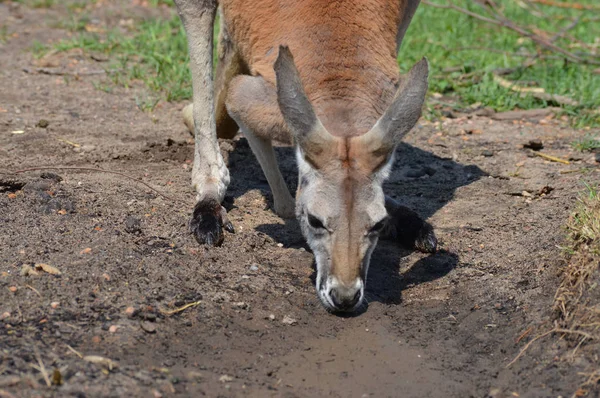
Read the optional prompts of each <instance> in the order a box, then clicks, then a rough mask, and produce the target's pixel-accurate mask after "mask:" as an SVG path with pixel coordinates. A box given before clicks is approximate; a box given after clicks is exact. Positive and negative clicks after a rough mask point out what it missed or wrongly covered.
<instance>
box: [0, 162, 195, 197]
mask: <svg viewBox="0 0 600 398" xmlns="http://www.w3.org/2000/svg"><path fill="white" fill-rule="evenodd" d="M41 170H64V171H68V170H73V171H92V172H96V173H107V174H114V175H118V176H121V177H124V178H127V179H129V180H133V181H135V182H137V183H139V184H142V185H143V186H145V187H146V188H148V189H150V190H152V191H154V192H155V193H156V194H158V195H160V196H162V197H163V198H165V199H168V200H170V201H173V202H179V203H186V202H184V201H182V200H178V199H175V198H172V197H170V196H167V195H165V194H164V193H162V192H160V191H159V190H158V189H156V188H154V187H152V186H151V185H149V184H147V183H145V182H144V181H140V180H138V179H137V178H134V177H132V176H130V175H127V174H125V173H120V172H118V171H110V170H104V169H94V168H92V167H60V166H56V167H53V166H48V167H30V168H27V169H22V170H17V171H13V172H12V173H10V172H9V173H0V174H21V173H27V172H30V171H41ZM186 204H187V203H186Z"/></svg>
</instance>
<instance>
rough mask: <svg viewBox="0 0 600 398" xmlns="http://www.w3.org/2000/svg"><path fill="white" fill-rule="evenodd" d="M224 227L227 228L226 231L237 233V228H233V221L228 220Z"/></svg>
mask: <svg viewBox="0 0 600 398" xmlns="http://www.w3.org/2000/svg"><path fill="white" fill-rule="evenodd" d="M223 228H225V231H227V232H231V233H232V234H234V233H235V228H233V224H232V223H231V221H227V222H226V223H225V225H224V226H223Z"/></svg>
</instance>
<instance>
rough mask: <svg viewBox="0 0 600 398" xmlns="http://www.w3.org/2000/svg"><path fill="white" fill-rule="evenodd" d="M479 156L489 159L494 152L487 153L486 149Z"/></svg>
mask: <svg viewBox="0 0 600 398" xmlns="http://www.w3.org/2000/svg"><path fill="white" fill-rule="evenodd" d="M481 156H485V157H486V158H489V157H491V156H494V152H492V151H488V150H487V149H486V150H484V151H481Z"/></svg>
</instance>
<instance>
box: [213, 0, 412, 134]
mask: <svg viewBox="0 0 600 398" xmlns="http://www.w3.org/2000/svg"><path fill="white" fill-rule="evenodd" d="M405 3H407V0H396V1H389V0H387V1H386V0H371V1H360V0H355V1H349V0H345V1H344V0H305V1H293V0H258V1H244V0H222V1H221V7H222V9H223V18H224V20H225V22H226V24H227V26H228V29H229V33H230V34H231V38H232V40H233V43H234V44H235V49H236V51H237V53H238V54H239V56H240V61H241V62H242V63H243V64H245V65H247V66H248V70H249V73H250V74H251V75H253V76H261V77H262V78H263V79H264V80H265V81H266V82H267V83H269V84H270V85H271V86H272V87H273V88H274V87H275V74H274V72H273V63H274V62H275V59H276V57H277V51H278V46H279V45H280V44H287V45H288V46H289V47H290V50H291V51H292V53H293V54H294V58H295V62H296V66H297V67H298V70H299V72H300V77H301V79H302V82H303V84H304V87H305V90H306V94H307V96H308V99H309V100H310V101H311V103H312V104H313V106H314V108H315V112H316V113H317V116H318V117H319V119H320V120H321V121H322V123H323V125H324V126H325V128H326V129H327V131H329V132H330V133H331V134H332V135H334V136H355V135H361V134H363V133H365V132H367V131H368V130H369V129H370V128H371V127H372V126H373V124H374V123H375V122H376V121H377V120H378V119H379V117H380V116H381V115H382V114H383V112H384V110H385V109H386V107H387V106H388V104H389V103H390V102H391V100H392V98H393V95H394V93H395V90H396V87H397V83H398V66H397V62H396V45H397V44H396V39H397V34H398V26H399V23H400V21H401V20H402V18H403V15H401V10H404V9H405ZM227 101H228V102H229V101H231V102H235V98H228V100H227ZM246 107H248V108H249V107H252V104H249V105H246ZM267 107H269V108H270V109H268V110H267V109H266V108H267ZM274 107H277V103H276V102H275V103H272V102H265V101H263V103H262V104H259V105H258V106H257V109H256V111H258V112H267V113H268V114H270V115H275V114H276V113H277V112H276V111H275V109H274ZM248 111H250V109H248ZM282 123H283V121H282V120H277V121H276V122H275V123H274V125H276V126H279V125H281V124H282Z"/></svg>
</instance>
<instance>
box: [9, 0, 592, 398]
mask: <svg viewBox="0 0 600 398" xmlns="http://www.w3.org/2000/svg"><path fill="white" fill-rule="evenodd" d="M136 12H137V9H136V7H135V6H130V7H129V8H123V9H119V13H120V14H119V13H117V15H123V16H127V15H128V13H136ZM113 15H114V14H113ZM61 17H63V15H62V14H61V11H60V9H58V10H53V9H51V10H47V9H31V8H28V7H26V6H22V5H17V4H15V3H10V2H9V3H6V2H2V3H0V25H4V26H7V30H8V38H7V40H6V41H5V42H3V43H2V42H0V64H1V65H2V68H1V69H0V88H1V89H0V172H1V173H2V174H0V397H11V396H19V397H34V396H53V397H68V396H76V397H99V396H114V397H121V396H144V397H148V396H150V397H160V396H164V397H169V396H192V397H197V396H261V397H262V396H286V397H296V396H298V397H305V396H306V397H308V396H311V397H312V396H335V397H368V396H373V397H386V396H389V397H398V396H402V397H486V396H493V397H513V396H521V397H557V396H571V394H573V392H574V391H575V390H576V389H577V387H578V385H579V383H580V382H581V376H580V375H578V374H577V372H578V369H583V368H584V367H585V366H586V364H584V363H579V362H577V361H568V360H567V359H563V357H558V356H557V352H559V350H561V349H562V348H563V347H562V346H561V344H563V342H561V341H557V340H552V339H540V340H539V341H538V342H536V343H534V344H532V345H531V348H530V349H529V350H528V351H527V353H526V354H525V355H524V356H523V357H522V358H520V359H519V360H518V361H516V362H515V363H514V364H513V365H512V366H510V367H509V368H507V367H506V366H507V364H508V363H509V362H510V361H511V360H512V359H513V358H514V357H515V356H516V355H517V354H518V353H519V351H520V350H521V349H522V348H523V347H524V345H525V344H526V343H527V342H528V341H530V340H531V339H532V338H534V337H535V336H536V335H538V334H539V333H541V332H543V331H544V330H545V329H543V327H544V326H543V325H549V322H550V321H551V319H552V318H551V317H552V313H551V304H552V299H553V296H554V292H555V290H556V287H557V285H558V277H557V275H558V270H559V268H560V267H561V265H562V264H563V262H562V257H561V249H560V247H559V246H560V245H561V243H562V242H563V237H564V230H563V229H562V225H563V224H564V223H565V220H566V219H567V217H568V215H569V212H570V209H572V207H573V206H574V203H575V198H576V196H577V192H578V191H579V190H580V189H582V188H583V185H582V181H583V180H586V181H590V180H594V179H596V180H597V179H598V172H597V171H596V169H595V167H596V163H595V162H594V159H593V155H588V154H581V153H577V152H573V151H572V149H571V147H570V145H569V143H570V142H571V141H573V139H574V138H575V137H579V136H581V135H583V134H584V133H586V132H583V131H576V130H573V129H571V128H569V127H568V123H567V122H566V121H563V120H560V119H558V120H557V119H554V118H551V117H545V118H543V119H540V118H538V119H535V120H528V121H510V120H508V121H494V120H491V119H488V118H486V117H477V116H471V115H468V116H467V115H464V116H462V117H459V118H457V119H448V120H440V121H436V122H433V123H431V122H427V121H425V120H423V121H422V122H421V123H420V124H419V125H418V127H417V128H415V130H414V131H413V132H412V133H411V134H410V135H409V136H408V137H407V139H406V143H404V144H402V145H401V146H400V148H399V149H398V154H397V161H396V165H395V167H394V172H393V174H392V176H391V178H390V180H389V181H388V182H387V183H386V188H387V192H388V193H389V194H390V195H392V196H393V197H395V198H396V199H398V200H399V201H401V202H402V203H404V204H406V205H408V206H410V207H411V208H413V209H415V210H416V211H417V212H419V214H421V215H422V216H423V217H426V218H428V219H429V221H430V222H431V223H432V224H433V225H434V226H435V229H436V231H437V234H438V237H439V239H440V241H441V250H440V252H439V253H437V254H435V255H424V254H421V253H414V252H408V251H406V250H403V249H401V248H399V247H397V246H396V245H394V244H393V243H391V242H382V243H380V245H379V246H378V248H377V250H376V252H375V254H374V256H373V259H372V263H371V264H372V265H371V269H370V270H369V276H368V279H369V282H368V294H367V296H368V299H369V304H368V307H367V308H366V310H365V311H364V312H362V313H360V314H357V315H356V316H349V317H339V316H335V315H331V314H328V313H327V312H326V311H325V310H324V309H323V308H322V306H321V305H320V304H319V301H318V299H317V297H316V294H315V290H314V286H313V283H312V281H311V276H312V273H313V268H312V267H313V257H312V255H311V253H310V252H309V251H308V250H307V247H306V246H305V244H304V242H303V239H302V236H301V235H300V231H299V229H298V226H297V225H296V223H295V222H290V221H284V220H282V219H280V218H279V217H277V216H276V215H275V214H274V213H273V212H272V210H271V208H270V207H271V204H272V201H271V195H270V192H269V188H268V185H267V182H266V179H265V178H264V176H263V175H262V172H261V171H260V168H259V166H258V164H257V162H256V161H255V159H254V157H253V155H252V153H251V151H250V149H249V147H248V145H247V143H246V141H245V140H244V139H243V138H237V139H236V140H234V141H227V142H222V150H223V151H224V152H226V153H227V154H228V157H229V164H230V170H231V174H232V184H231V186H230V189H229V194H228V197H227V200H226V206H227V207H228V208H229V209H230V211H229V214H230V219H231V221H232V222H233V223H234V224H235V227H236V230H237V232H236V233H235V234H229V233H228V234H227V236H226V239H225V242H224V244H223V246H222V247H219V248H211V249H206V248H203V247H200V246H198V244H197V243H196V242H195V240H194V239H193V237H192V236H191V235H190V234H189V233H188V229H187V223H188V219H189V216H190V213H191V210H192V208H193V204H194V194H193V192H192V189H191V187H190V183H189V181H190V169H191V164H190V162H191V160H192V150H193V145H192V143H191V140H190V137H189V134H188V133H187V131H186V129H185V126H184V125H183V123H182V121H181V119H180V116H179V110H180V109H181V108H182V107H183V106H184V105H185V104H183V103H163V102H161V103H160V104H159V106H158V107H157V108H156V109H155V111H154V112H153V113H152V114H149V113H144V112H142V111H140V110H139V109H138V108H137V107H136V102H135V97H136V94H137V93H139V92H143V90H144V89H143V87H141V86H140V87H135V86H134V87H133V88H131V89H124V88H115V89H114V90H113V91H112V92H111V93H105V92H103V91H100V90H97V89H95V88H94V82H98V81H103V79H106V77H104V76H101V75H82V76H78V77H76V78H75V77H71V78H67V77H65V76H56V75H47V74H35V73H33V74H32V73H26V72H24V71H23V68H32V67H35V65H36V60H35V59H34V58H33V56H32V54H31V52H30V51H29V50H28V49H29V48H30V46H31V45H32V43H33V41H34V40H38V41H42V42H48V41H49V40H56V39H59V38H62V37H66V35H67V32H65V31H63V30H59V29H55V28H52V27H51V26H52V24H51V23H50V22H49V21H52V20H56V19H57V18H61ZM56 56H57V57H58V58H59V59H60V60H61V62H64V65H67V67H77V68H83V69H79V70H86V69H85V68H88V69H87V70H94V69H98V66H97V65H96V64H94V62H96V61H94V60H93V59H91V58H89V57H87V56H86V55H84V54H79V53H67V54H58V55H56ZM72 59H77V60H78V62H77V64H76V66H73V64H72V63H70V61H72ZM42 119H43V120H45V121H46V122H47V123H40V121H41V120H42ZM44 125H45V127H40V126H44ZM21 131H22V133H18V132H21ZM536 139H537V140H541V141H542V142H543V145H544V149H543V150H542V151H543V152H545V153H548V154H552V155H554V156H558V157H561V158H564V159H568V158H569V157H571V158H574V159H575V160H573V161H572V163H571V164H569V165H565V164H561V163H556V162H550V161H546V160H544V159H543V158H540V157H538V156H535V155H533V152H532V151H531V150H530V149H524V148H523V144H526V143H528V142H529V141H530V140H536ZM278 155H279V158H280V161H281V168H282V171H283V173H284V175H285V177H286V179H287V181H288V183H289V185H290V187H292V188H294V187H295V184H296V171H295V163H294V157H293V155H292V150H291V148H287V147H280V148H278ZM40 166H59V167H84V168H93V169H103V170H108V171H113V172H119V173H123V174H125V175H127V176H129V177H131V178H126V177H124V176H123V175H117V174H110V173H106V172H93V171H85V170H39V171H31V172H24V173H20V174H12V173H11V172H12V171H15V170H21V169H26V168H34V167H40ZM584 168H585V169H590V170H591V171H587V173H586V174H583V173H582V172H581V169H584ZM573 170H576V172H571V171H573ZM577 170H579V171H577ZM142 182H144V183H147V184H149V185H150V186H152V187H154V188H155V189H156V190H158V191H159V192H160V193H162V195H161V194H158V193H157V192H156V191H154V190H150V189H149V188H148V187H147V186H145V185H143V184H142ZM36 264H37V265H38V267H37V268H36ZM39 264H47V265H50V266H52V267H54V270H53V269H51V268H47V267H46V269H47V270H48V269H49V270H50V271H53V272H56V270H58V271H59V272H60V275H57V274H53V273H50V272H47V270H44V269H42V268H41V267H42V266H40V265H39ZM32 270H33V272H32ZM190 303H193V305H192V306H189V307H188V308H186V309H184V310H181V311H180V312H176V313H172V311H174V310H177V309H181V308H182V307H183V306H185V305H186V304H190ZM170 311H171V312H170ZM92 355H94V356H100V357H103V358H105V359H104V360H98V359H97V358H96V359H94V358H93V357H92V358H90V357H89V356H92ZM82 357H83V358H82ZM107 359H110V360H111V361H113V362H107ZM99 361H100V362H99ZM42 364H43V368H42ZM44 373H46V374H47V375H48V382H49V383H50V384H51V386H47V383H46V380H45V379H44ZM57 384H60V385H57Z"/></svg>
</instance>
